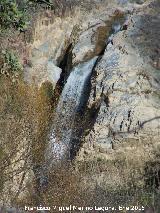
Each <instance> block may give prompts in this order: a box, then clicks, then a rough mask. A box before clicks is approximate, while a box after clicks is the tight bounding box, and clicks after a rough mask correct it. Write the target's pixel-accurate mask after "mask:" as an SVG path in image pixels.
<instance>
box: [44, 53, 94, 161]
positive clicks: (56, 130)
mask: <svg viewBox="0 0 160 213" xmlns="http://www.w3.org/2000/svg"><path fill="white" fill-rule="evenodd" d="M97 58H98V57H97V56H96V57H94V58H92V59H91V60H89V61H88V62H85V63H83V64H79V65H77V66H76V67H75V68H73V70H72V71H71V73H70V76H69V77H68V80H67V82H66V84H65V86H64V89H63V91H62V94H61V97H60V100H59V103H58V106H57V109H56V115H55V118H54V121H53V128H52V133H51V136H50V138H49V148H48V151H47V158H49V162H50V160H52V159H54V161H55V162H57V161H58V162H60V161H63V160H69V159H70V148H71V134H72V129H73V125H74V119H75V113H76V111H77V110H78V107H79V106H80V105H81V104H82V100H81V99H82V98H83V95H84V94H85V85H86V84H87V83H88V81H89V80H90V76H91V73H92V70H93V67H94V65H95V63H96V61H97Z"/></svg>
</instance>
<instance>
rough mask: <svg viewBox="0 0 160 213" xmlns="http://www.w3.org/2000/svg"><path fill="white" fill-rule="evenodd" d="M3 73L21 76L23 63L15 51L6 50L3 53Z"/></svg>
mask: <svg viewBox="0 0 160 213" xmlns="http://www.w3.org/2000/svg"><path fill="white" fill-rule="evenodd" d="M0 68H1V74H7V75H11V76H13V75H14V76H15V77H16V76H19V75H20V74H21V72H22V65H21V63H20V62H19V59H18V57H17V56H16V54H15V53H14V52H13V51H10V50H6V51H4V50H3V51H2V53H1V66H0Z"/></svg>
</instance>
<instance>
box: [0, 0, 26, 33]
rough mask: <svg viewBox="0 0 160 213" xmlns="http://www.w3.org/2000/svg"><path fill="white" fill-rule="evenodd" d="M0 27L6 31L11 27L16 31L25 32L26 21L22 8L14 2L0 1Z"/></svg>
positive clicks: (13, 0) (9, 0) (10, 0)
mask: <svg viewBox="0 0 160 213" xmlns="http://www.w3.org/2000/svg"><path fill="white" fill-rule="evenodd" d="M0 27H1V29H7V28H9V27H13V28H15V29H18V30H25V29H26V27H27V19H26V14H25V5H24V8H21V9H20V8H19V7H18V4H17V3H16V1H15V0H1V2H0Z"/></svg>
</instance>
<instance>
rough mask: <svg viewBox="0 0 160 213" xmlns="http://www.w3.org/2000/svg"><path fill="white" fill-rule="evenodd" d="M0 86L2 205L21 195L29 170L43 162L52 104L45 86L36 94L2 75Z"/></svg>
mask: <svg viewBox="0 0 160 213" xmlns="http://www.w3.org/2000/svg"><path fill="white" fill-rule="evenodd" d="M0 85H1V86H0V97H1V98H0V115H1V116H0V148H1V149H0V150H1V152H0V165H1V166H0V174H1V202H2V201H4V202H7V199H9V200H13V201H14V200H15V199H16V198H17V197H18V195H19V194H20V193H21V190H22V188H23V187H22V186H24V185H25V184H24V182H25V176H26V175H27V174H29V172H30V171H31V169H32V166H33V165H34V164H39V163H42V162H43V157H44V155H43V152H42V150H44V147H45V145H46V143H45V142H46V136H47V132H48V129H49V121H50V119H51V116H52V101H51V98H50V97H49V96H48V92H49V91H48V89H49V88H47V87H46V86H43V88H41V89H40V90H38V88H36V87H35V86H28V85H26V84H25V83H24V82H23V81H22V80H17V82H13V81H12V79H11V78H9V77H6V76H3V75H2V76H0ZM23 190H24V189H23ZM23 190H22V191H23Z"/></svg>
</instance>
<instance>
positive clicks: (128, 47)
mask: <svg viewBox="0 0 160 213" xmlns="http://www.w3.org/2000/svg"><path fill="white" fill-rule="evenodd" d="M137 8H138V9H136V10H135V12H134V13H133V15H132V16H131V17H130V18H129V22H128V28H127V30H123V31H120V32H118V33H117V34H116V35H115V36H114V37H113V45H112V44H109V45H108V46H107V48H106V51H105V53H104V55H103V57H102V59H101V60H100V62H99V64H98V65H97V67H96V70H95V73H96V75H95V77H94V78H93V79H92V89H91V94H90V98H89V103H88V107H89V108H92V107H94V106H98V107H99V112H98V115H97V119H96V122H95V123H94V126H93V130H92V131H91V133H90V135H89V136H87V138H86V140H87V141H88V140H91V141H92V143H94V144H95V145H97V146H100V147H103V148H104V144H106V149H107V148H108V147H109V146H110V147H111V148H115V147H116V144H121V143H122V142H126V141H133V140H139V141H141V140H142V141H143V139H145V140H146V139H147V140H148V143H158V142H160V137H159V131H160V123H159V122H160V72H159V71H160V70H159V66H158V64H159V58H160V52H159V49H160V40H159V38H160V37H159V35H160V27H159V23H160V15H159V11H160V2H159V1H152V2H150V3H149V4H147V3H146V4H144V5H143V6H141V7H137ZM155 61H157V62H156V66H155V63H154V62H155Z"/></svg>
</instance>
